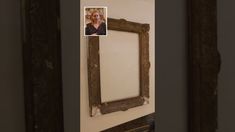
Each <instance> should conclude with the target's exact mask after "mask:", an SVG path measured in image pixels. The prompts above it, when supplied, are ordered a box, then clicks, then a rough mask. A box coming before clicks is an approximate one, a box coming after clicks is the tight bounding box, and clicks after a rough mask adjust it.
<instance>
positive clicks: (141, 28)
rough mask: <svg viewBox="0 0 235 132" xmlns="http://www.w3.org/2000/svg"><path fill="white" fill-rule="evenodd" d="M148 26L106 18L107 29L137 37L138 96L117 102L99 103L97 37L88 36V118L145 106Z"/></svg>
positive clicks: (146, 101)
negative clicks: (134, 34)
mask: <svg viewBox="0 0 235 132" xmlns="http://www.w3.org/2000/svg"><path fill="white" fill-rule="evenodd" d="M149 28H150V27H149V24H141V23H136V22H130V21H126V20H124V19H113V18H108V29H109V30H116V31H123V32H131V33H137V34H138V37H139V44H138V45H139V72H140V77H139V84H140V88H139V90H140V95H139V96H137V97H132V98H125V99H120V100H117V101H110V102H101V84H100V55H99V44H100V41H99V37H98V36H89V39H88V40H89V41H88V52H89V53H88V84H89V105H90V116H97V115H101V114H107V113H111V112H115V111H121V110H122V111H125V110H127V109H130V108H133V107H136V106H141V105H143V104H147V103H148V100H149V68H150V62H149V34H148V31H149Z"/></svg>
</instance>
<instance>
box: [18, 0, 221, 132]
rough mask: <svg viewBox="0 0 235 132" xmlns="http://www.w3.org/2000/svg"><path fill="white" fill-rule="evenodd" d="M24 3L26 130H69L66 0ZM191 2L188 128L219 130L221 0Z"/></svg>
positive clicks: (207, 131)
mask: <svg viewBox="0 0 235 132" xmlns="http://www.w3.org/2000/svg"><path fill="white" fill-rule="evenodd" d="M21 3H22V11H21V12H22V31H23V33H22V34H23V35H22V38H23V62H24V89H25V95H24V96H25V116H26V119H25V120H26V132H38V131H43V132H49V131H50V132H63V131H64V129H63V104H62V79H61V77H62V75H61V49H60V47H61V41H60V19H63V18H60V5H59V3H60V1H59V0H50V1H42V0H22V2H21ZM187 3H188V5H187V7H188V10H187V12H188V13H187V14H188V28H189V30H188V33H189V36H188V40H189V41H188V55H189V58H188V73H189V76H188V84H189V85H188V91H189V92H188V106H189V107H188V115H189V116H188V117H189V118H188V122H189V124H188V131H189V132H215V131H216V129H217V78H218V73H219V69H220V56H219V53H218V50H217V17H216V14H217V13H216V12H217V6H216V0H187ZM94 39H98V38H94ZM78 81H79V80H78ZM156 120H157V119H156Z"/></svg>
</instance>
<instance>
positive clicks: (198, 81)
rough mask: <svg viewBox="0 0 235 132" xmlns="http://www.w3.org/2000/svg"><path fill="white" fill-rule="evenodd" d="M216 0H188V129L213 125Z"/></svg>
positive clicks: (203, 130)
mask: <svg viewBox="0 0 235 132" xmlns="http://www.w3.org/2000/svg"><path fill="white" fill-rule="evenodd" d="M216 2H217V1H216V0H188V29H189V36H188V37H189V60H188V64H189V107H188V108H189V132H215V131H216V129H217V80H218V73H219V70H220V63H221V62H220V55H219V52H218V50H217V17H216V14H217V13H216V6H217V5H216Z"/></svg>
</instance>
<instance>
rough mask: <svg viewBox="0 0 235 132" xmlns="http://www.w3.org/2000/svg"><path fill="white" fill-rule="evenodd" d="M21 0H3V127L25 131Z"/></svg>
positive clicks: (0, 126)
mask: <svg viewBox="0 0 235 132" xmlns="http://www.w3.org/2000/svg"><path fill="white" fill-rule="evenodd" d="M20 26H21V24H20V1H19V0H1V1H0V131H1V132H25V122H24V97H23V68H22V51H21V48H22V45H21V29H20Z"/></svg>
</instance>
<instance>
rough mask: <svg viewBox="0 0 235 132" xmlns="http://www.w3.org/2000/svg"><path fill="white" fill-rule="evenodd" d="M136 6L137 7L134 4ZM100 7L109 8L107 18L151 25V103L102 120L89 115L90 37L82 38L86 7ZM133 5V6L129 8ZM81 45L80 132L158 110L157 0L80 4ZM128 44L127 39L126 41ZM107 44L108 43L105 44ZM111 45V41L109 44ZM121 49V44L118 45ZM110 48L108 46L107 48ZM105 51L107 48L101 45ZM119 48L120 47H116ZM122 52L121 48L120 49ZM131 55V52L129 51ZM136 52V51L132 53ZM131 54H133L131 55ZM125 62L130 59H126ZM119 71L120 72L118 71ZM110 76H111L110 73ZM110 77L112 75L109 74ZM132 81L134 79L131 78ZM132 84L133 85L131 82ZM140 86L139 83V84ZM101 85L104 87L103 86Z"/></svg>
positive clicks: (95, 130) (94, 130)
mask: <svg viewBox="0 0 235 132" xmlns="http://www.w3.org/2000/svg"><path fill="white" fill-rule="evenodd" d="M133 3H135V4H133ZM90 5H97V6H99V5H100V6H102V5H104V6H107V7H108V17H111V18H117V19H119V18H124V19H126V20H129V21H133V22H139V23H149V24H150V31H149V34H150V41H149V44H150V48H149V49H150V63H151V68H150V104H148V105H144V106H141V107H136V108H132V109H129V110H128V111H125V112H123V111H121V112H114V113H111V114H106V115H102V116H99V117H90V116H89V102H88V96H89V95H88V80H87V78H88V77H87V37H84V36H83V34H84V33H83V7H84V6H90ZM130 5H132V6H130ZM81 11H82V12H81V17H80V18H82V19H81V24H80V25H81V30H80V31H81V33H80V34H81V41H80V42H81V43H80V48H81V49H80V52H81V54H80V55H81V57H80V58H81V60H80V62H81V65H80V66H81V70H80V71H81V74H80V77H81V85H80V90H81V93H80V96H81V97H80V110H81V112H80V115H81V132H98V131H100V130H104V129H106V128H110V127H113V126H115V125H118V124H121V123H124V122H127V121H129V120H132V119H135V118H138V117H141V116H144V115H147V114H150V113H152V112H154V109H155V106H154V105H155V103H154V102H155V100H154V88H155V86H154V67H155V65H154V45H155V43H154V29H155V27H154V0H148V1H136V0H125V2H124V1H117V0H109V1H105V0H100V1H94V0H82V1H81ZM127 41H128V40H127ZM106 43H107V42H106ZM110 43H112V41H110ZM119 46H120V47H121V45H119ZM107 47H108V46H107ZM102 48H105V46H102ZM117 48H119V47H117ZM120 49H121V48H120ZM130 52H132V51H130ZM133 52H134V51H133ZM130 54H132V53H130ZM123 59H124V60H125V59H127V58H123ZM109 63H115V60H112V61H110V62H109ZM116 72H120V71H116ZM107 74H109V73H107ZM109 75H110V74H109ZM130 78H131V76H130ZM130 83H131V82H130ZM136 83H138V82H136ZM101 85H102V84H101ZM116 87H122V84H119V85H118V86H116Z"/></svg>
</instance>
